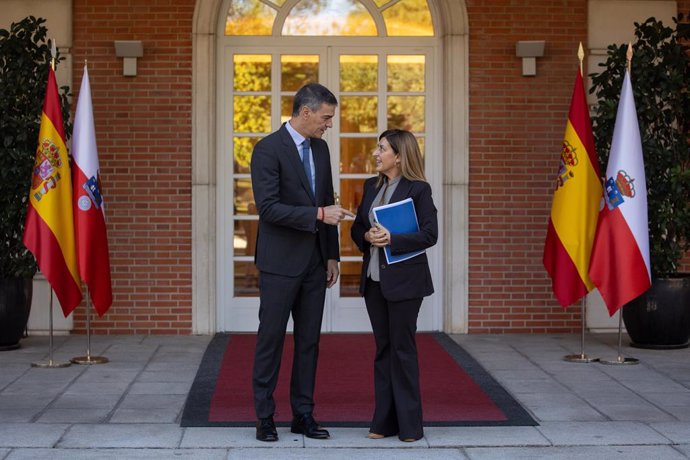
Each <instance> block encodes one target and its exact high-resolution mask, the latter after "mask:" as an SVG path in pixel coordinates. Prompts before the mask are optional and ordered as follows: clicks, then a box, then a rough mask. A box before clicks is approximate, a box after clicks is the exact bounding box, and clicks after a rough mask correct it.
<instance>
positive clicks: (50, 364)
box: [31, 288, 71, 368]
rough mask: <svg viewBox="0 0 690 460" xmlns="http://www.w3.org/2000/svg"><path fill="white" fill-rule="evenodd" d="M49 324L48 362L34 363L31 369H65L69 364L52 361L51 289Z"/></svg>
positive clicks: (51, 290) (51, 291)
mask: <svg viewBox="0 0 690 460" xmlns="http://www.w3.org/2000/svg"><path fill="white" fill-rule="evenodd" d="M48 324H49V336H48V337H49V338H48V361H36V362H33V363H31V367H40V368H48V367H67V366H69V365H70V364H71V363H70V362H69V361H60V362H56V361H53V289H52V288H51V289H50V316H49V319H48Z"/></svg>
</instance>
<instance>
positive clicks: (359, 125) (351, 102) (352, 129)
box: [340, 96, 378, 133]
mask: <svg viewBox="0 0 690 460" xmlns="http://www.w3.org/2000/svg"><path fill="white" fill-rule="evenodd" d="M377 110H378V97H376V96H342V97H341V98H340V131H341V132H343V133H374V132H376V113H377Z"/></svg>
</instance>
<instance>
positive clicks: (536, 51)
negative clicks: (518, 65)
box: [515, 40, 544, 77]
mask: <svg viewBox="0 0 690 460" xmlns="http://www.w3.org/2000/svg"><path fill="white" fill-rule="evenodd" d="M515 55H516V56H517V57H521V58H522V76H523V77H533V76H535V75H536V74H537V59H536V58H538V57H542V56H543V55H544V40H523V41H519V42H517V43H515Z"/></svg>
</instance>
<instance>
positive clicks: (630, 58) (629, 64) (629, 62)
mask: <svg viewBox="0 0 690 460" xmlns="http://www.w3.org/2000/svg"><path fill="white" fill-rule="evenodd" d="M632 56H633V49H632V43H630V42H628V51H627V52H626V53H625V58H626V59H627V60H628V73H630V66H631V63H632Z"/></svg>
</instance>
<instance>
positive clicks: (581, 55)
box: [577, 42, 585, 75]
mask: <svg viewBox="0 0 690 460" xmlns="http://www.w3.org/2000/svg"><path fill="white" fill-rule="evenodd" d="M577 58H578V59H579V60H580V75H582V61H584V59H585V50H584V48H583V47H582V42H580V46H579V47H578V48H577Z"/></svg>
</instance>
